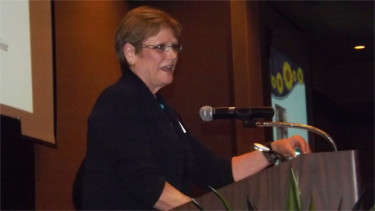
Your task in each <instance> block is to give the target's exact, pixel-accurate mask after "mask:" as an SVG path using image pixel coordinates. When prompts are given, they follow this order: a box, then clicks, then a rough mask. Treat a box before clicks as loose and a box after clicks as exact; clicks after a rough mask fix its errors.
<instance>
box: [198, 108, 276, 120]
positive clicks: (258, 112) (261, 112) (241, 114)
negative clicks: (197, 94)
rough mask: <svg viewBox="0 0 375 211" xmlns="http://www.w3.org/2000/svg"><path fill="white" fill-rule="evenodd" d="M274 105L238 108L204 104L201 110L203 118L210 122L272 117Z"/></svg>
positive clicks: (200, 113)
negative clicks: (214, 106)
mask: <svg viewBox="0 0 375 211" xmlns="http://www.w3.org/2000/svg"><path fill="white" fill-rule="evenodd" d="M274 113H275V112H274V110H273V108H272V107H262V108H260V107H259V108H236V107H216V108H212V107H211V106H203V107H202V108H201V109H200V110H199V115H200V116H201V118H202V120H203V121H205V122H209V121H211V120H213V119H239V120H250V119H253V118H271V117H273V115H274Z"/></svg>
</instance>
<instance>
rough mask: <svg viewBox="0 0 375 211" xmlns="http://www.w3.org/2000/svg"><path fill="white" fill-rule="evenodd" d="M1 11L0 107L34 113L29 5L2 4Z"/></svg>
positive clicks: (25, 0)
mask: <svg viewBox="0 0 375 211" xmlns="http://www.w3.org/2000/svg"><path fill="white" fill-rule="evenodd" d="M0 9H1V11H0V14H1V28H0V30H1V31H0V46H1V51H0V56H1V75H0V81H1V87H0V103H2V104H4V105H8V106H11V107H13V108H17V109H20V110H24V111H27V112H30V113H33V97H32V80H31V49H30V48H31V47H30V26H29V23H30V21H29V2H28V1H27V0H22V1H21V0H17V1H10V0H5V1H4V0H2V1H0ZM15 11H17V12H15Z"/></svg>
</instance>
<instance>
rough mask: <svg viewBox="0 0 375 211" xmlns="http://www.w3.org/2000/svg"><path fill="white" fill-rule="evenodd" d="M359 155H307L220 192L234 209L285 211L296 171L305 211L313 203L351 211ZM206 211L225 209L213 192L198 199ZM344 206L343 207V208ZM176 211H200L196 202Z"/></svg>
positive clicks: (336, 153)
mask: <svg viewBox="0 0 375 211" xmlns="http://www.w3.org/2000/svg"><path fill="white" fill-rule="evenodd" d="M357 160H358V154H357V152H356V151H339V152H323V153H313V154H309V155H303V156H300V157H298V158H295V159H292V160H289V161H287V162H283V163H281V164H279V165H276V166H273V167H270V168H268V169H265V170H263V171H261V172H259V173H258V174H256V175H253V176H251V177H248V178H246V179H244V180H241V181H239V182H236V183H233V184H230V185H228V186H225V187H223V188H221V189H218V192H220V193H221V194H222V195H223V196H224V198H225V199H226V200H227V201H228V202H229V204H230V205H231V208H232V209H233V210H249V206H248V203H249V202H250V203H251V205H253V207H254V208H255V209H256V210H285V209H286V202H287V189H288V188H287V186H288V184H289V181H290V175H291V172H292V169H293V171H294V173H295V175H296V176H297V177H298V184H299V188H300V192H301V202H302V209H304V210H308V206H309V203H310V200H311V199H313V204H314V207H315V209H316V210H338V208H339V207H340V206H341V210H351V209H352V208H353V206H354V204H355V203H356V202H357V200H358V198H359V194H360V193H359V190H358V187H360V186H359V184H358V183H359V170H358V163H357ZM196 201H198V202H199V203H200V205H201V206H202V208H203V209H205V210H225V206H224V205H223V203H222V202H221V201H220V199H219V198H218V197H217V196H216V195H215V194H214V193H213V192H211V193H208V194H206V195H203V196H201V197H198V198H196ZM340 204H341V205H340ZM176 210H198V208H197V207H196V206H195V205H194V204H193V203H188V204H185V205H182V206H180V207H178V208H176Z"/></svg>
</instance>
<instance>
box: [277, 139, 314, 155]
mask: <svg viewBox="0 0 375 211" xmlns="http://www.w3.org/2000/svg"><path fill="white" fill-rule="evenodd" d="M271 148H272V150H273V151H276V152H278V153H280V154H281V155H283V156H284V157H296V156H297V155H296V149H297V148H299V149H300V151H301V153H302V154H309V153H311V150H310V147H309V144H308V143H307V142H306V140H305V139H304V138H302V137H301V136H299V135H295V136H292V137H289V138H286V139H281V140H277V141H274V142H272V143H271Z"/></svg>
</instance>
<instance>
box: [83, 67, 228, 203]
mask: <svg viewBox="0 0 375 211" xmlns="http://www.w3.org/2000/svg"><path fill="white" fill-rule="evenodd" d="M165 182H168V183H170V184H171V185H172V186H174V187H175V188H177V189H178V190H180V191H181V192H182V193H184V194H187V195H189V193H190V188H191V185H192V183H195V184H198V185H200V186H203V187H206V186H207V185H210V186H212V187H216V188H218V187H221V186H224V185H226V184H229V183H231V182H233V176H232V170H231V161H230V160H224V159H221V158H219V157H217V156H215V155H214V154H213V153H212V152H210V151H209V150H207V149H206V148H205V147H203V146H202V145H201V144H200V143H199V141H198V140H196V139H195V138H194V137H193V136H192V135H191V134H190V132H189V131H188V130H187V128H186V127H185V126H184V125H183V124H182V122H181V120H180V118H179V116H178V115H177V113H176V112H175V111H174V110H173V109H172V108H171V106H170V105H169V104H168V103H167V102H166V101H165V100H164V99H163V97H162V96H161V95H159V94H157V95H156V96H154V95H153V94H152V93H151V92H150V90H149V89H148V88H147V86H146V85H145V84H144V83H143V82H142V80H140V79H139V78H138V77H137V76H136V75H135V74H134V73H132V72H131V71H128V72H126V74H125V75H124V76H123V77H121V78H120V79H119V80H118V81H117V82H116V83H115V84H113V85H112V86H110V87H108V88H107V89H106V90H104V91H103V93H102V94H101V95H100V97H99V98H98V100H97V102H96V104H95V105H94V108H93V110H92V113H91V115H90V117H89V120H88V134H87V155H86V159H85V165H84V179H83V196H82V199H83V200H82V208H83V209H106V210H113V209H123V210H124V209H152V208H153V205H154V204H155V203H156V201H157V200H158V199H159V197H160V195H161V193H162V190H163V188H164V184H165Z"/></svg>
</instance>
